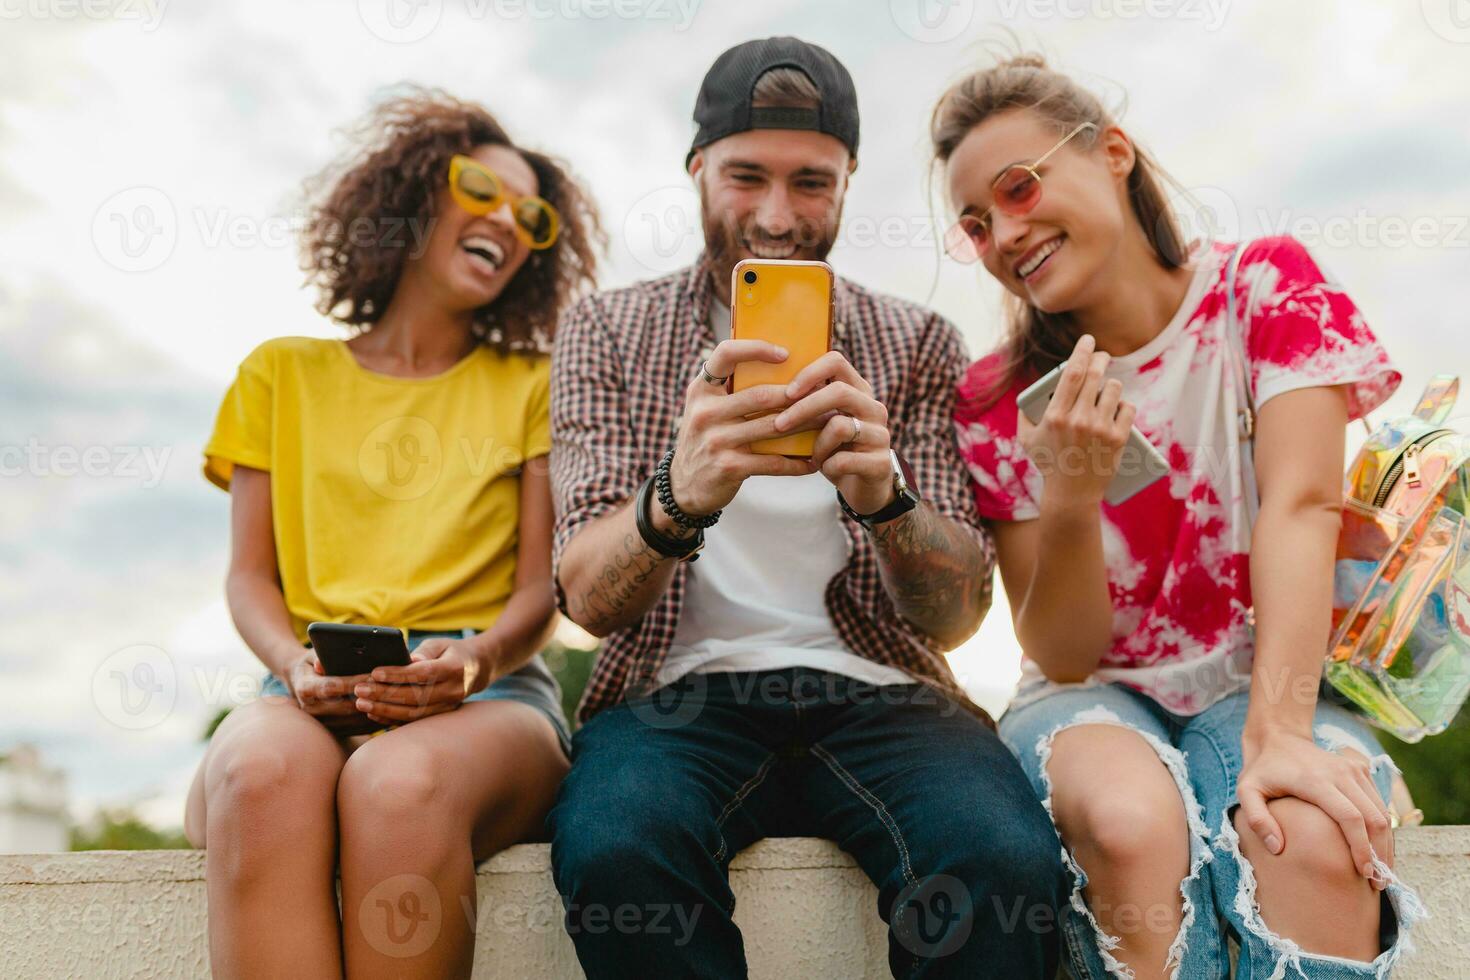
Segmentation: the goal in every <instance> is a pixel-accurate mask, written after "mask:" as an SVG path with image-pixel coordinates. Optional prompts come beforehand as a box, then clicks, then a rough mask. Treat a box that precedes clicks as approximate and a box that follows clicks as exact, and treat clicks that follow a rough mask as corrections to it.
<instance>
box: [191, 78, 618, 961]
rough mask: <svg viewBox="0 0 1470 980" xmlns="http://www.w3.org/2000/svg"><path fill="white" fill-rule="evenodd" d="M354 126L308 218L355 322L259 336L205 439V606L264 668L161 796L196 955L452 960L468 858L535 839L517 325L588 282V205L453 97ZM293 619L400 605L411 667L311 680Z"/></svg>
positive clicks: (539, 532) (533, 346)
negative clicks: (218, 520) (221, 537)
mask: <svg viewBox="0 0 1470 980" xmlns="http://www.w3.org/2000/svg"><path fill="white" fill-rule="evenodd" d="M366 135H367V138H368V141H369V142H368V145H367V146H366V147H365V148H364V150H363V152H362V153H361V155H360V156H356V157H354V158H352V159H351V160H350V161H348V166H347V169H346V170H345V172H344V173H342V174H341V175H340V177H338V178H337V179H336V180H335V182H334V183H333V184H332V185H331V187H330V189H329V193H328V194H327V195H326V197H325V199H324V200H323V202H322V203H321V204H320V205H319V208H318V210H317V212H316V213H315V214H314V215H313V220H312V222H311V223H310V225H309V226H308V229H307V232H306V235H305V254H306V257H307V262H308V267H309V269H310V272H311V275H312V278H313V279H314V280H315V282H316V283H317V284H318V285H319V287H320V288H321V297H322V298H321V303H320V308H321V311H322V312H323V313H325V314H327V315H329V316H331V317H332V318H333V319H335V320H337V321H339V322H341V323H345V324H349V325H351V326H354V327H356V328H357V330H356V332H355V333H354V335H353V336H352V337H351V338H350V339H348V340H345V341H344V340H335V339H331V340H318V339H311V338H305V337H284V338H280V339H276V340H271V341H267V342H266V343H264V344H262V345H261V346H259V347H258V348H256V349H255V350H254V351H253V352H252V353H251V354H250V355H249V356H248V357H247V358H246V359H245V361H244V363H243V364H241V366H240V371H239V376H238V378H237V379H236V381H235V383H234V384H233V385H232V386H231V387H230V390H229V392H228V393H227V394H226V396H225V400H224V405H223V407H222V408H221V409H220V413H219V419H218V422H217V424H216V428H215V432H214V436H213V437H212V438H211V439H210V441H209V444H208V446H207V447H206V449H205V455H206V462H205V475H206V476H208V477H209V479H210V480H212V481H213V482H214V483H216V484H217V485H219V486H220V487H223V488H224V489H226V490H228V491H229V493H230V497H231V501H230V503H231V527H232V544H233V548H232V554H231V559H230V571H229V578H228V581H227V583H226V595H227V598H228V600H229V606H230V612H231V614H232V615H233V617H234V620H235V624H236V626H237V627H238V628H239V630H240V635H241V636H242V637H243V638H244V639H245V642H246V644H247V645H248V646H249V647H250V649H251V651H252V652H254V653H255V655H256V656H257V657H259V658H260V660H261V662H262V663H263V664H264V665H265V667H266V668H267V670H268V673H267V675H266V676H265V679H264V683H263V684H262V686H261V691H260V693H261V697H260V698H259V699H258V700H255V701H252V702H250V703H247V704H244V705H241V706H239V707H237V708H235V709H234V710H233V711H231V712H230V713H229V715H228V716H227V717H226V718H225V720H224V721H223V723H221V724H220V726H219V728H218V730H217V731H216V732H215V733H214V736H213V738H212V739H211V740H210V745H209V748H208V751H207V752H206V754H205V756H204V760H203V762H202V763H201V764H200V766H199V771H198V775H197V776H196V777H195V780H194V784H193V787H192V789H191V790H190V793H189V799H188V809H187V813H186V815H185V821H186V831H187V833H188V836H189V839H190V841H191V842H193V844H194V845H195V846H196V847H204V848H207V851H208V853H207V856H206V859H205V869H206V870H205V877H206V880H207V883H208V893H209V945H210V961H211V965H212V968H213V972H214V975H215V976H222V977H223V976H229V977H237V976H240V977H267V976H299V977H313V978H315V977H341V976H343V975H344V971H345V973H346V974H347V975H350V976H368V975H374V976H380V975H381V976H387V975H392V976H396V977H434V978H439V977H447V976H458V977H467V976H469V974H470V967H471V962H472V958H473V955H474V921H475V916H474V908H475V864H476V862H478V861H482V860H484V859H485V858H487V857H489V856H490V855H491V854H494V853H495V852H496V851H498V850H500V849H502V848H504V847H506V846H508V845H510V844H514V843H516V842H518V841H523V840H527V839H534V838H536V837H538V836H539V835H541V834H542V830H543V826H544V818H545V814H546V811H547V809H548V807H549V806H550V805H551V803H552V800H553V798H554V795H555V793H556V789H557V786H558V784H559V783H560V782H561V778H562V776H563V775H564V774H565V772H566V770H567V767H568V756H567V753H568V751H569V743H568V733H567V726H566V720H565V717H564V716H563V713H562V709H561V696H560V692H559V690H558V688H557V685H556V682H555V680H554V679H553V678H552V676H551V674H550V672H549V671H548V670H547V668H546V666H545V664H544V663H543V662H542V661H541V659H540V658H539V657H538V656H537V651H538V650H539V649H540V648H541V647H542V645H543V644H544V643H545V641H546V640H547V638H548V635H549V630H550V628H551V626H552V624H553V623H554V620H555V615H556V613H555V608H554V606H553V591H552V583H551V526H552V509H551V496H550V488H549V478H548V475H547V465H546V454H547V453H548V452H549V450H550V443H551V436H550V431H549V422H548V403H549V393H548V384H549V377H550V368H549V362H548V358H547V357H546V356H545V353H544V348H545V347H546V346H547V341H548V340H549V338H550V335H551V333H552V331H553V328H554V326H555V323H556V319H557V316H558V314H559V312H560V310H561V309H562V307H563V306H564V305H565V304H566V303H567V302H568V301H569V300H570V299H571V298H573V296H574V294H575V292H576V291H577V290H578V289H579V288H581V287H584V286H587V285H590V284H591V282H592V277H593V263H594V258H595V256H594V251H593V247H592V238H593V236H594V235H595V234H596V219H595V216H594V215H593V213H592V211H591V209H590V207H589V205H588V203H587V199H586V198H585V197H584V196H583V194H582V193H581V191H579V190H578V188H577V186H576V184H575V183H573V182H572V180H571V179H570V178H569V177H568V176H567V174H566V172H565V171H564V169H563V168H562V166H561V165H559V164H558V163H557V162H556V161H554V160H552V159H551V158H549V157H546V156H544V155H542V154H540V153H536V152H533V151H530V150H527V149H523V148H520V147H518V146H516V144H515V143H514V142H512V140H511V139H510V137H509V136H508V135H507V134H506V132H505V131H504V130H503V129H502V128H501V127H500V125H499V124H498V123H497V122H496V121H495V119H494V118H493V117H492V116H491V115H490V114H489V113H488V112H487V111H485V110H484V109H483V108H481V107H480V106H477V105H473V104H470V103H465V102H459V101H457V100H454V99H451V98H448V97H445V96H441V95H437V94H418V95H411V96H408V97H404V98H401V99H397V100H393V101H390V102H387V103H385V104H384V105H382V106H381V107H380V108H379V109H378V111H377V113H376V114H375V115H374V116H373V117H372V119H371V120H370V121H369V125H368V127H367V128H366ZM318 620H319V621H330V622H345V623H370V624H382V625H388V626H395V627H400V628H402V629H404V630H405V631H406V633H407V642H408V646H409V648H410V650H411V658H412V662H411V663H410V664H409V665H408V666H406V667H379V668H377V669H374V670H373V671H372V672H371V673H370V674H369V673H361V674H356V675H353V676H327V675H325V673H324V671H323V668H322V665H321V664H320V663H319V662H318V660H317V658H316V657H315V656H314V655H313V652H312V651H311V650H310V649H307V648H305V647H304V646H303V643H304V642H305V641H306V639H307V633H306V627H307V624H308V623H310V622H312V621H318ZM372 732H377V733H379V734H378V735H377V737H371V735H370V734H369V733H372ZM339 857H340V864H341V879H342V908H343V910H344V914H343V915H342V916H341V917H340V921H339V916H338V911H337V896H336V892H335V879H336V866H337V864H338V861H339ZM399 913H403V914H407V915H409V917H410V919H414V920H416V919H418V918H419V917H421V916H422V917H425V918H423V921H422V922H419V923H418V924H417V925H414V923H412V922H410V921H409V920H407V919H405V920H402V921H399V919H400V918H401V916H400V915H399ZM395 916H399V918H395ZM410 925H414V927H413V928H409V926H410Z"/></svg>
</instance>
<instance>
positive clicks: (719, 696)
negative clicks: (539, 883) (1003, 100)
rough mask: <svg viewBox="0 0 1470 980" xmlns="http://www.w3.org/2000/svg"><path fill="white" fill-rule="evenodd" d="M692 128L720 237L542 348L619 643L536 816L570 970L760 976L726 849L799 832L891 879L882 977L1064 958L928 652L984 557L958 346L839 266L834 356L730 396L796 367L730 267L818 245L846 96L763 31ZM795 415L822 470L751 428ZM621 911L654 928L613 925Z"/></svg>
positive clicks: (571, 484)
mask: <svg viewBox="0 0 1470 980" xmlns="http://www.w3.org/2000/svg"><path fill="white" fill-rule="evenodd" d="M695 119H696V121H697V122H698V124H699V132H698V134H697V136H696V137H695V140H694V145H693V148H692V150H691V151H690V154H689V157H688V159H687V164H688V168H689V172H690V174H691V175H692V177H693V179H694V181H695V183H696V185H697V186H698V188H699V193H700V197H701V200H702V202H703V223H704V235H705V247H706V251H705V254H704V255H703V256H702V258H701V259H700V260H699V261H697V262H696V263H695V264H694V265H693V266H691V267H689V268H687V269H684V270H682V271H680V272H677V273H675V274H673V275H670V276H668V277H666V278H663V279H659V280H655V281H652V282H645V283H641V284H638V285H636V286H632V287H629V288H626V289H621V290H616V291H613V292H609V293H604V294H600V295H594V296H592V297H589V298H587V299H585V300H583V301H582V302H580V303H579V304H578V305H577V306H576V307H574V308H573V309H572V310H571V311H570V312H569V313H568V314H567V315H566V316H565V317H564V318H563V320H562V324H561V326H560V328H559V330H558V334H557V341H556V348H555V356H554V357H553V361H552V410H551V411H552V453H551V465H552V490H553V495H554V499H555V502H556V513H557V523H556V533H555V539H554V568H555V575H556V581H557V585H558V589H559V591H560V596H561V602H562V606H563V608H564V609H565V611H566V612H567V613H568V615H570V616H571V618H572V619H574V620H575V621H576V622H578V623H579V624H581V625H582V626H583V627H585V628H586V629H588V630H590V631H591V632H593V633H595V634H597V635H599V636H603V637H606V642H605V644H604V646H603V648H602V650H601V652H600V655H599V657H598V659H597V662H596V664H595V667H594V671H593V675H592V679H591V681H590V682H589V684H588V687H587V690H586V693H585V695H584V698H583V701H582V705H581V708H580V715H581V717H582V718H583V720H584V722H585V723H584V725H583V726H582V728H581V729H580V730H579V731H578V732H577V734H576V736H575V738H574V740H573V744H574V752H573V765H572V771H571V774H570V775H569V776H568V778H567V780H566V782H565V783H564V784H563V788H562V791H561V794H560V796H559V797H558V801H557V803H556V806H555V808H554V809H553V810H552V813H551V816H550V818H549V822H550V826H551V829H552V866H553V872H554V875H555V878H556V884H557V887H558V889H559V891H560V892H561V894H562V897H563V901H564V902H565V904H566V909H567V928H568V930H569V932H570V933H571V936H572V939H573V941H574V943H575V944H576V949H577V955H578V958H579V959H580V960H581V963H582V967H583V969H584V970H585V971H586V973H587V975H588V977H590V978H592V980H600V978H606V977H636V978H640V980H641V978H645V977H654V976H680V977H686V976H698V977H743V976H745V972H746V961H745V953H744V947H743V944H742V941H741V936H740V932H739V929H738V928H737V927H736V925H735V923H734V921H733V919H732V911H733V905H734V896H733V894H732V893H731V891H730V886H729V882H728V868H729V864H730V859H731V858H732V857H734V856H735V854H736V853H737V852H739V851H740V850H741V849H742V848H744V847H746V846H748V845H750V844H751V843H753V842H755V841H757V840H759V839H761V838H762V837H766V836H795V835H810V836H818V837H825V838H828V839H830V840H833V841H836V842H837V843H838V844H839V845H840V846H841V847H842V848H843V849H844V850H846V851H848V852H849V853H851V854H852V855H853V856H854V858H855V859H856V860H857V862H858V864H859V865H860V866H861V867H862V869H863V870H864V871H865V872H866V873H867V875H868V876H869V877H870V878H871V879H872V880H873V882H874V883H875V884H876V885H877V886H878V912H879V913H880V914H881V915H882V917H883V919H884V921H886V922H888V924H889V963H890V966H891V968H892V970H893V973H894V975H895V976H900V977H966V978H970V977H977V976H1004V977H1043V976H1045V977H1050V976H1051V975H1052V974H1053V973H1054V972H1055V967H1056V963H1057V957H1058V953H1057V938H1056V929H1055V928H1054V921H1052V917H1053V916H1054V903H1055V902H1056V901H1057V898H1058V896H1059V895H1060V894H1061V889H1062V887H1063V885H1064V878H1063V873H1062V868H1061V863H1060V849H1059V847H1058V846H1057V842H1056V834H1055V833H1054V831H1053V830H1052V828H1051V826H1050V824H1049V822H1048V821H1047V818H1046V814H1045V813H1044V812H1043V810H1042V809H1041V806H1040V804H1039V802H1038V801H1037V799H1036V797H1035V795H1034V794H1033V793H1032V792H1031V788H1030V786H1029V785H1028V784H1027V782H1026V779H1025V776H1024V775H1023V773H1022V772H1021V770H1020V767H1019V766H1018V765H1017V763H1016V760H1015V758H1014V757H1013V756H1012V755H1011V753H1010V752H1009V751H1007V750H1006V748H1005V746H1004V745H1003V744H1002V743H1001V742H1000V740H999V739H998V738H997V737H996V734H995V731H994V727H993V725H992V723H991V722H990V720H989V718H988V717H987V716H986V715H985V714H984V713H983V712H982V711H980V709H978V708H977V707H975V706H974V705H973V704H971V703H970V702H969V701H968V699H967V698H966V697H965V695H964V693H963V692H962V691H961V689H960V687H959V685H958V683H957V682H956V680H955V677H954V675H953V674H952V672H951V671H950V669H949V667H948V665H947V664H946V662H945V659H944V655H943V651H944V650H946V649H948V648H951V647H953V646H955V645H956V644H958V643H959V642H961V641H962V640H964V639H965V638H966V637H968V636H969V635H970V634H972V633H973V632H974V630H975V628H976V626H977V625H978V624H979V622H980V619H981V617H982V616H983V614H984V612H985V609H986V606H987V605H988V601H989V593H990V580H991V572H992V561H991V542H990V539H989V537H988V535H987V534H986V533H985V532H984V531H983V530H981V529H980V527H979V526H978V525H979V522H978V519H977V517H976V515H975V513H974V511H973V504H972V502H971V500H970V496H969V490H968V486H967V483H966V478H965V470H964V465H963V463H962V461H961V459H960V457H959V455H958V450H957V446H956V441H955V436H954V430H953V427H952V426H951V424H950V420H949V413H950V409H951V406H952V404H953V399H954V385H955V383H956V382H957V381H958V379H959V376H960V373H961V372H962V371H963V368H964V364H965V361H966V357H965V352H964V349H963V346H962V344H961V342H960V338H959V335H958V333H957V332H956V330H955V329H954V327H953V326H952V325H950V324H949V323H947V322H946V321H944V320H943V319H941V318H940V317H938V316H937V315H935V314H934V313H932V312H930V311H928V310H925V309H923V308H921V307H918V306H915V305H913V304H911V303H907V302H903V301H900V300H897V299H892V298H889V297H885V296H881V295H878V294H876V293H873V292H870V291H868V290H866V289H864V288H862V287H860V286H858V285H856V284H854V283H851V282H849V281H847V280H845V279H841V278H839V279H838V280H837V281H836V284H835V295H834V303H835V311H836V315H835V323H836V326H835V328H834V332H835V343H836V347H837V349H836V350H834V351H832V352H829V353H828V354H826V355H824V356H822V357H820V358H819V359H818V360H816V361H815V362H814V363H812V364H811V365H810V366H808V367H806V368H805V369H804V370H803V371H802V372H801V373H800V374H799V375H798V376H797V378H796V380H795V381H794V382H792V383H791V385H790V386H789V388H788V387H783V386H780V385H772V384H767V385H757V386H755V387H751V388H748V389H746V390H743V391H741V392H739V393H738V394H732V393H729V392H728V391H727V386H726V381H727V378H728V376H729V375H730V374H731V373H732V372H733V371H734V369H735V366H736V365H737V364H740V363H746V362H752V361H766V362H778V361H780V360H782V359H784V357H785V352H784V351H783V350H781V349H778V348H777V347H776V346H775V345H772V344H768V343H763V342H759V341H754V340H739V341H737V340H732V339H730V321H731V313H730V301H731V296H730V276H731V272H732V269H733V267H734V266H735V264H736V263H737V262H738V261H740V260H742V259H746V258H766V259H770V258H780V259H809V260H820V259H823V258H825V257H826V255H827V253H828V251H829V250H830V248H831V245H832V242H833V240H834V238H835V236H836V233H837V228H838V220H839V215H840V212H841V209H842V201H843V196H844V193H845V191H846V188H847V183H848V178H849V175H850V174H851V173H852V171H853V169H854V167H855V166H856V161H857V158H856V153H857V145H858V115H857V100H856V94H855V92H854V91H853V86H852V80H851V78H850V77H849V76H848V74H847V71H846V70H845V69H844V68H843V67H842V65H841V64H840V63H838V62H837V60H836V59H835V58H833V57H832V55H830V54H829V53H827V52H826V51H824V50H822V49H821V48H818V47H815V46H813V45H810V44H806V43H804V42H801V41H798V40H796V39H794V38H777V39H770V40H765V41H755V42H750V43H747V44H742V45H739V46H738V47H735V48H733V49H731V50H730V51H727V52H726V53H725V54H723V55H721V56H720V58H719V59H717V60H716V62H715V64H714V66H713V67H712V68H711V69H710V71H709V73H708V75H707V76H706V78H705V80H704V84H703V87H702V89H701V91H700V94H699V99H698V102H697V104H696V107H695ZM760 412H765V413H767V414H766V415H764V416H763V417H758V418H753V417H751V416H753V415H755V414H756V413H760ZM806 431H813V432H816V433H817V435H816V436H815V448H814V450H813V454H812V456H811V457H810V459H809V460H808V459H796V458H787V457H785V456H778V455H766V454H762V453H758V452H755V451H753V450H752V448H751V444H752V443H754V442H756V441H759V440H761V439H767V438H772V437H774V436H776V435H778V434H789V433H793V432H806ZM671 447H672V455H668V452H669V450H670V448H671ZM910 463H911V465H910ZM656 473H657V474H659V475H661V477H662V480H661V481H660V482H665V481H666V482H665V485H664V487H663V488H662V489H663V491H664V492H661V493H657V494H656V493H655V488H654V486H653V481H654V477H655V474H656ZM640 515H641V516H640ZM716 518H717V519H718V523H715V524H713V526H710V525H711V524H712V522H713V521H714V520H715V519H716ZM701 526H704V527H708V530H707V531H703V530H700V529H699V528H700V527H701ZM701 542H703V548H702V550H697V549H699V546H700V544H701ZM696 554H697V557H698V561H697V562H695V561H685V560H681V559H692V558H694V557H696ZM630 906H631V907H632V908H634V909H641V910H644V912H645V913H646V918H651V917H652V916H653V915H654V914H655V907H657V908H659V909H662V910H663V912H664V913H667V914H664V915H662V916H661V919H662V920H663V921H664V923H665V927H664V928H660V929H653V928H647V929H639V930H628V929H622V928H609V927H608V924H607V916H608V914H609V910H620V909H625V908H628V907H630ZM1017 913H1019V914H1020V915H1021V916H1022V918H1021V919H1020V920H1019V921H1020V922H1021V923H1023V925H1021V926H1020V927H1018V926H1017V924H1016V922H1017V920H1015V919H1013V918H1011V917H1010V916H1013V915H1015V914H1017ZM645 921H646V920H645ZM1038 921H1041V923H1042V928H1035V927H1034V924H1036V923H1037V922H1038ZM635 933H636V934H635Z"/></svg>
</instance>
